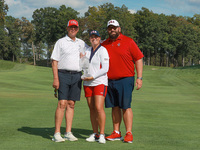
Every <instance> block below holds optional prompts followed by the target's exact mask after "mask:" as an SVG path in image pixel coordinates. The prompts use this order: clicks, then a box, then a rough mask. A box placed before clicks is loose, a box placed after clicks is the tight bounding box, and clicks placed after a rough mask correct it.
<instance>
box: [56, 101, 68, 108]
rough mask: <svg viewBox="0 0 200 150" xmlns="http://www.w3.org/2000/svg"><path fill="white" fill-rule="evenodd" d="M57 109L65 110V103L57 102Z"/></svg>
mask: <svg viewBox="0 0 200 150" xmlns="http://www.w3.org/2000/svg"><path fill="white" fill-rule="evenodd" d="M58 108H59V109H65V108H66V102H65V101H59V102H58Z"/></svg>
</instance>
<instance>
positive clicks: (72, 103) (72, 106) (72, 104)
mask: <svg viewBox="0 0 200 150" xmlns="http://www.w3.org/2000/svg"><path fill="white" fill-rule="evenodd" d="M67 107H69V108H71V109H74V107H75V102H74V101H68V103H67Z"/></svg>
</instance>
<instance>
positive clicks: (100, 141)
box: [99, 134, 106, 144]
mask: <svg viewBox="0 0 200 150" xmlns="http://www.w3.org/2000/svg"><path fill="white" fill-rule="evenodd" d="M99 143H101V144H105V143H106V139H105V135H104V134H100V136H99Z"/></svg>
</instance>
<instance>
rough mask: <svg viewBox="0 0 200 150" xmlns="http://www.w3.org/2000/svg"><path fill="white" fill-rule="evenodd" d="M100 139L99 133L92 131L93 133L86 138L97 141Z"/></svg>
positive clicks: (89, 140)
mask: <svg viewBox="0 0 200 150" xmlns="http://www.w3.org/2000/svg"><path fill="white" fill-rule="evenodd" d="M98 139H99V137H98V134H96V133H92V134H90V136H89V137H88V138H86V141H88V142H95V141H98Z"/></svg>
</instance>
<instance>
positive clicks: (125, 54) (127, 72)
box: [102, 34, 144, 79]
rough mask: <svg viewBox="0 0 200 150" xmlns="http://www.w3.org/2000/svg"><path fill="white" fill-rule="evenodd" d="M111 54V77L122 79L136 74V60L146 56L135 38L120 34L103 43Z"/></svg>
mask: <svg viewBox="0 0 200 150" xmlns="http://www.w3.org/2000/svg"><path fill="white" fill-rule="evenodd" d="M102 46H104V47H105V48H106V49H107V51H108V54H109V58H110V62H109V71H108V73H107V74H108V78H109V79H120V78H124V77H131V76H134V75H135V71H134V70H135V69H134V62H136V61H137V60H139V59H141V58H143V57H144V55H143V54H142V52H141V51H140V49H139V48H138V46H137V45H136V43H135V42H134V41H133V39H131V38H129V37H127V36H125V35H123V34H120V35H119V37H118V38H117V39H116V40H115V41H112V40H111V39H110V38H108V39H107V40H105V41H104V42H103V43H102Z"/></svg>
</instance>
